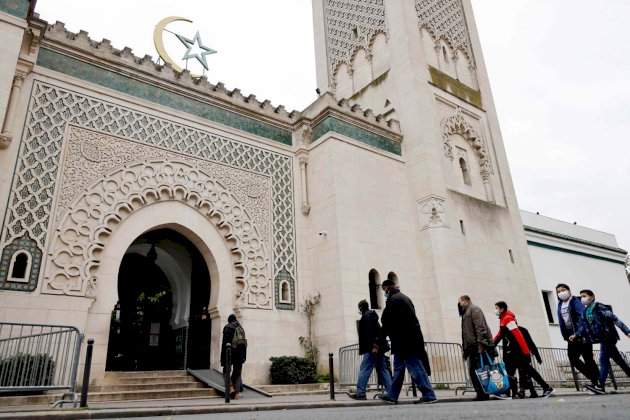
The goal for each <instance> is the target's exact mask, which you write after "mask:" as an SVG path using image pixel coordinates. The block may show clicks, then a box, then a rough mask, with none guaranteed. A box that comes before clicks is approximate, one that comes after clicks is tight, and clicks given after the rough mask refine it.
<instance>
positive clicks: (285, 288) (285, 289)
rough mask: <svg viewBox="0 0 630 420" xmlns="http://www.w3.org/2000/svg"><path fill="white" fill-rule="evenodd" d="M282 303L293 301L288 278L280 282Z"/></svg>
mask: <svg viewBox="0 0 630 420" xmlns="http://www.w3.org/2000/svg"><path fill="white" fill-rule="evenodd" d="M280 303H291V286H290V285H289V282H288V281H286V280H285V281H283V282H282V283H280Z"/></svg>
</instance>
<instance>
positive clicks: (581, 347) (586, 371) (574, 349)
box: [556, 283, 599, 387]
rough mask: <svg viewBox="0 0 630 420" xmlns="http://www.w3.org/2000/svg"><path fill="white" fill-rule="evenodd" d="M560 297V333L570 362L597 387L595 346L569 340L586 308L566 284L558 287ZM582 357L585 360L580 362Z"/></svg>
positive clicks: (597, 370) (597, 371)
mask: <svg viewBox="0 0 630 420" xmlns="http://www.w3.org/2000/svg"><path fill="white" fill-rule="evenodd" d="M556 293H557V295H558V319H559V320H560V322H559V324H560V332H561V333H562V338H564V340H565V341H566V342H567V354H568V356H569V362H570V363H571V365H572V366H573V367H575V368H576V369H577V370H578V371H580V372H582V374H583V375H584V376H586V378H587V379H588V380H589V381H591V387H595V386H596V385H597V380H598V376H599V369H598V368H597V364H595V360H593V344H592V343H590V342H588V341H586V340H583V339H579V340H569V337H571V336H572V335H575V334H576V333H577V330H578V326H579V323H580V319H581V318H582V315H583V314H584V310H585V307H584V305H582V302H581V301H580V297H579V296H571V288H569V286H567V285H566V284H564V283H560V284H558V285H557V286H556ZM580 357H581V358H582V359H583V360H584V361H583V362H582V360H580Z"/></svg>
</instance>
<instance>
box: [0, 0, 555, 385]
mask: <svg viewBox="0 0 630 420" xmlns="http://www.w3.org/2000/svg"><path fill="white" fill-rule="evenodd" d="M33 8H34V2H33V1H30V2H29V1H26V0H23V1H17V0H16V1H12V2H2V3H0V37H1V38H2V39H3V40H4V41H3V45H2V49H1V50H0V54H1V55H2V56H1V57H0V66H1V67H0V69H1V72H0V111H2V116H1V118H2V127H3V128H2V146H3V149H2V150H0V167H2V168H3V170H2V172H0V203H3V204H2V205H3V213H2V215H3V217H2V223H3V224H2V230H1V232H0V235H1V236H0V250H1V252H2V254H1V258H2V262H1V267H2V269H1V270H0V286H1V289H0V319H2V320H5V321H14V322H35V323H57V324H71V325H75V326H77V327H78V328H80V329H81V330H82V331H84V332H85V333H86V335H87V336H89V337H93V338H94V339H95V341H96V350H95V356H94V366H93V372H94V375H95V376H97V377H98V376H101V375H103V372H104V371H105V369H109V368H113V367H111V366H108V354H110V355H111V354H112V353H111V352H112V349H113V342H112V340H113V339H112V337H113V336H112V334H113V333H115V331H117V329H116V328H112V326H113V325H115V324H113V322H119V321H120V322H121V323H123V324H124V325H131V324H126V322H127V321H125V316H131V315H129V314H131V313H137V307H135V306H133V305H136V304H137V303H134V302H140V304H141V305H140V306H141V309H142V311H143V312H142V313H143V314H147V315H146V318H149V317H150V316H149V315H148V314H150V313H153V312H155V313H158V312H159V313H160V314H161V315H160V317H159V319H158V318H156V319H155V322H150V323H149V324H150V325H149V324H147V325H145V326H144V327H145V330H142V331H143V332H142V334H144V335H141V334H136V335H138V336H140V337H141V338H142V340H144V341H143V342H139V343H138V345H142V346H149V344H148V343H151V344H152V345H155V346H158V347H159V348H160V349H162V347H160V346H166V347H165V348H163V349H162V350H163V351H165V352H168V351H171V352H178V351H179V352H181V343H182V342H181V340H182V337H188V339H190V337H196V339H197V341H196V343H197V342H198V343H201V344H200V346H203V345H205V344H203V343H204V342H205V340H207V342H208V343H209V344H208V350H207V351H205V352H202V353H204V354H201V355H197V356H195V357H200V359H198V360H197V361H196V363H197V362H198V363H199V364H202V365H203V364H204V363H207V364H209V365H211V366H213V367H217V366H218V359H219V357H218V356H219V348H220V341H221V327H222V326H223V325H224V324H225V323H226V321H227V317H228V315H229V314H230V313H232V312H234V313H236V314H237V315H238V316H239V319H240V320H241V322H242V324H243V325H244V327H245V329H246V330H247V333H248V341H249V343H251V344H250V348H249V351H248V363H247V369H246V375H247V378H248V381H249V382H251V383H264V382H267V381H268V380H269V379H268V367H269V357H271V356H280V355H295V354H298V355H299V354H302V353H303V349H302V347H301V346H300V344H299V341H298V337H300V336H304V335H306V323H305V320H304V318H303V316H302V314H301V313H300V312H299V304H300V302H303V301H304V299H305V298H307V297H308V296H309V295H313V294H316V293H321V305H320V307H319V308H318V309H317V311H316V316H315V319H314V338H315V344H316V345H317V346H318V347H319V349H320V352H321V354H322V355H324V356H325V354H326V353H328V352H334V353H336V351H337V349H338V348H339V347H341V346H344V345H346V344H351V343H354V342H356V327H355V321H356V304H357V302H358V301H359V300H361V299H364V298H368V297H370V300H371V301H372V305H373V306H374V307H382V306H383V301H382V295H381V292H380V290H379V289H378V286H379V285H380V283H381V282H382V280H384V279H385V278H392V279H394V280H395V281H397V282H398V283H399V285H400V287H401V289H402V290H403V291H404V292H405V293H406V294H408V295H409V296H410V297H411V298H412V299H413V300H414V302H415V304H416V308H417V312H418V314H419V317H420V319H421V322H422V325H423V328H424V332H425V336H426V338H427V340H431V341H450V342H458V341H459V340H460V330H459V318H458V314H457V311H456V302H457V298H458V296H460V295H461V294H469V295H470V296H471V297H472V298H473V300H474V301H475V302H476V303H478V304H479V305H480V306H482V307H483V308H484V309H486V310H487V311H488V313H491V311H492V310H493V303H494V302H495V301H496V300H499V299H502V300H506V301H508V302H509V303H510V306H511V307H512V308H513V309H514V311H515V312H516V313H517V314H518V315H519V320H521V321H522V322H524V323H527V325H528V326H530V330H531V331H532V333H533V334H534V336H535V338H536V339H537V341H538V342H539V343H540V344H541V345H547V344H549V343H548V334H547V331H546V329H547V326H546V322H545V318H544V314H545V311H544V307H543V305H542V301H541V299H540V294H539V291H538V287H537V285H536V281H535V279H534V271H533V268H532V265H531V262H530V258H529V255H528V249H527V245H526V240H525V234H524V232H523V228H522V221H521V217H520V214H519V211H518V206H517V202H516V197H515V193H514V188H513V186H512V180H511V177H510V172H509V167H508V163H507V159H506V155H505V151H504V148H503V143H502V139H501V134H500V130H499V126H498V122H497V117H496V112H495V109H494V104H493V102H492V96H491V93H490V88H489V84H488V78H487V74H486V70H485V67H484V63H483V56H482V54H481V49H480V45H479V39H478V36H477V32H476V28H475V24H474V20H473V16H472V11H471V6H470V2H469V1H468V0H464V1H460V0H443V1H425V0H417V1H412V0H405V1H400V2H393V1H392V2H389V1H387V2H385V1H383V0H370V1H367V0H314V1H313V11H314V30H315V34H316V37H315V51H316V56H317V70H318V71H317V74H318V86H319V89H320V91H321V92H322V94H321V96H320V97H319V98H318V99H317V100H316V101H315V102H313V103H312V104H311V105H310V106H308V107H307V108H306V109H305V110H303V111H301V112H299V111H292V112H289V111H287V110H285V109H284V107H282V106H272V105H271V103H270V102H269V101H260V100H257V99H256V97H255V96H254V95H246V94H243V93H241V92H240V91H239V90H238V89H234V90H232V91H227V90H226V89H225V88H224V86H223V84H221V83H217V84H216V85H215V84H211V83H209V82H208V81H207V80H205V79H197V78H193V77H192V76H191V75H190V73H189V72H188V71H183V72H181V73H180V72H177V71H174V70H173V69H172V67H171V66H169V65H157V64H156V63H155V62H154V61H153V60H152V59H151V57H148V56H145V57H136V56H134V55H133V54H132V52H131V50H129V49H128V48H122V49H118V48H115V47H113V46H112V45H111V44H110V43H109V41H107V40H102V41H98V40H93V39H90V38H89V36H88V34H87V33H86V32H83V31H81V32H79V33H76V34H75V33H71V32H69V31H67V30H66V29H65V27H64V25H63V24H62V23H55V24H49V23H47V22H44V21H42V20H40V19H39V18H38V17H37V15H36V14H33ZM304 48H310V46H304ZM134 261H136V263H133V262H134ZM134 264H135V265H134ZM130 265H131V266H135V267H136V268H137V266H142V267H146V270H137V269H136V270H135V271H129V270H128V269H127V268H126V267H129V266H130ZM139 273H140V274H139ZM141 273H153V274H151V276H149V275H148V274H146V278H142V279H137V281H136V280H134V279H136V278H137V277H139V276H141V275H142V274H141ZM131 285H133V287H131ZM149 291H150V292H151V293H152V294H153V296H152V297H153V298H154V300H155V299H157V298H156V297H155V296H158V295H159V296H162V297H164V296H165V298H164V299H163V301H161V300H160V299H157V300H156V302H157V304H155V305H157V306H155V305H154V306H151V305H149V304H148V303H146V302H145V301H144V300H143V299H145V297H146V294H147V293H149ZM117 304H119V305H120V306H121V312H123V316H121V319H120V320H118V319H117V315H116V311H114V308H117ZM129 305H132V306H133V307H131V309H129ZM143 305H144V306H143ZM134 311H135V312H134ZM152 311H153V312H152ZM165 311H166V315H164V313H165ZM169 311H170V312H169ZM169 314H170V316H169ZM136 321H137V319H136ZM129 331H131V330H129ZM156 335H158V336H159V337H158V338H156V337H155V336H156ZM178 337H179V338H178ZM177 340H179V341H177ZM117 343H118V344H117V345H119V344H120V343H122V344H123V347H122V348H121V350H120V352H121V354H125V353H129V352H130V349H129V348H125V347H124V344H125V340H118V341H117ZM158 343H162V344H158ZM178 343H179V344H178ZM171 345H172V346H173V348H170V347H169V346H171ZM178 345H180V347H177V346H178ZM143 348H144V347H143ZM136 350H137V349H136ZM116 354H118V350H116ZM182 363H183V364H184V365H185V364H186V361H183V362H182ZM322 364H323V365H325V363H322ZM125 366H126V368H129V366H132V367H133V366H135V365H133V363H131V364H129V363H128V364H126V365H125ZM125 366H122V367H120V366H119V367H116V368H125ZM150 368H155V369H160V368H166V367H165V366H162V365H159V364H157V365H152V366H150Z"/></svg>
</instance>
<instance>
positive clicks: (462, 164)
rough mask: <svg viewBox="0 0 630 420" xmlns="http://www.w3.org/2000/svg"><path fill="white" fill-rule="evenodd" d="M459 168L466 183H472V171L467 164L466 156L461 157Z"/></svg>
mask: <svg viewBox="0 0 630 420" xmlns="http://www.w3.org/2000/svg"><path fill="white" fill-rule="evenodd" d="M459 168H460V169H461V170H462V176H463V177H464V184H466V185H472V181H471V180H470V172H468V165H466V161H465V160H464V158H459Z"/></svg>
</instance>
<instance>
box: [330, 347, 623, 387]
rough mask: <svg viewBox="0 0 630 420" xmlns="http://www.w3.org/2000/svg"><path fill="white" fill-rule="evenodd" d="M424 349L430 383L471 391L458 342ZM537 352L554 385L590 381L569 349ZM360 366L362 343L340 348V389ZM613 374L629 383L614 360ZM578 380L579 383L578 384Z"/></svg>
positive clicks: (374, 383) (373, 382)
mask: <svg viewBox="0 0 630 420" xmlns="http://www.w3.org/2000/svg"><path fill="white" fill-rule="evenodd" d="M425 349H426V351H427V354H428V356H429V361H430V363H431V383H432V384H433V385H434V386H449V387H450V386H451V385H456V388H455V389H456V391H457V390H463V391H464V392H467V391H470V390H472V384H471V382H470V378H469V376H468V367H467V365H466V362H464V360H463V358H462V346H461V345H460V344H457V343H440V342H426V343H425ZM538 351H539V352H540V356H541V359H542V363H540V364H539V363H537V362H536V361H535V360H532V365H533V366H534V368H535V369H536V370H537V371H538V372H539V373H540V374H541V375H542V377H543V378H544V379H545V381H547V382H549V383H550V384H552V385H554V386H574V385H575V386H576V388H577V384H581V383H587V382H589V381H588V380H587V379H586V378H585V377H584V375H582V374H581V373H580V372H579V371H577V369H575V373H576V378H574V376H573V370H572V367H571V363H570V362H569V356H568V354H567V350H566V349H563V348H551V347H539V348H538ZM497 352H498V354H499V360H501V359H502V356H503V352H502V346H497ZM621 354H622V356H623V357H624V358H625V359H626V361H627V362H630V352H627V353H623V352H621ZM593 357H594V359H595V362H596V363H597V365H598V367H599V350H594V351H593ZM360 365H361V355H359V345H358V344H352V345H349V346H345V347H341V348H340V349H339V385H340V387H341V388H347V387H350V386H354V385H356V383H357V379H358V377H359V367H360ZM611 366H612V369H611V370H612V375H611V378H615V381H614V383H613V385H615V386H616V385H619V384H624V385H630V378H628V377H627V376H626V375H625V373H624V372H623V370H622V369H621V368H620V367H619V366H617V364H616V363H615V362H613V361H612V360H611ZM576 381H577V384H576ZM404 385H411V378H410V377H409V373H406V374H405V381H404ZM377 386H378V383H377V375H376V370H374V371H373V372H372V374H371V375H370V379H369V380H368V388H376V387H377Z"/></svg>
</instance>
